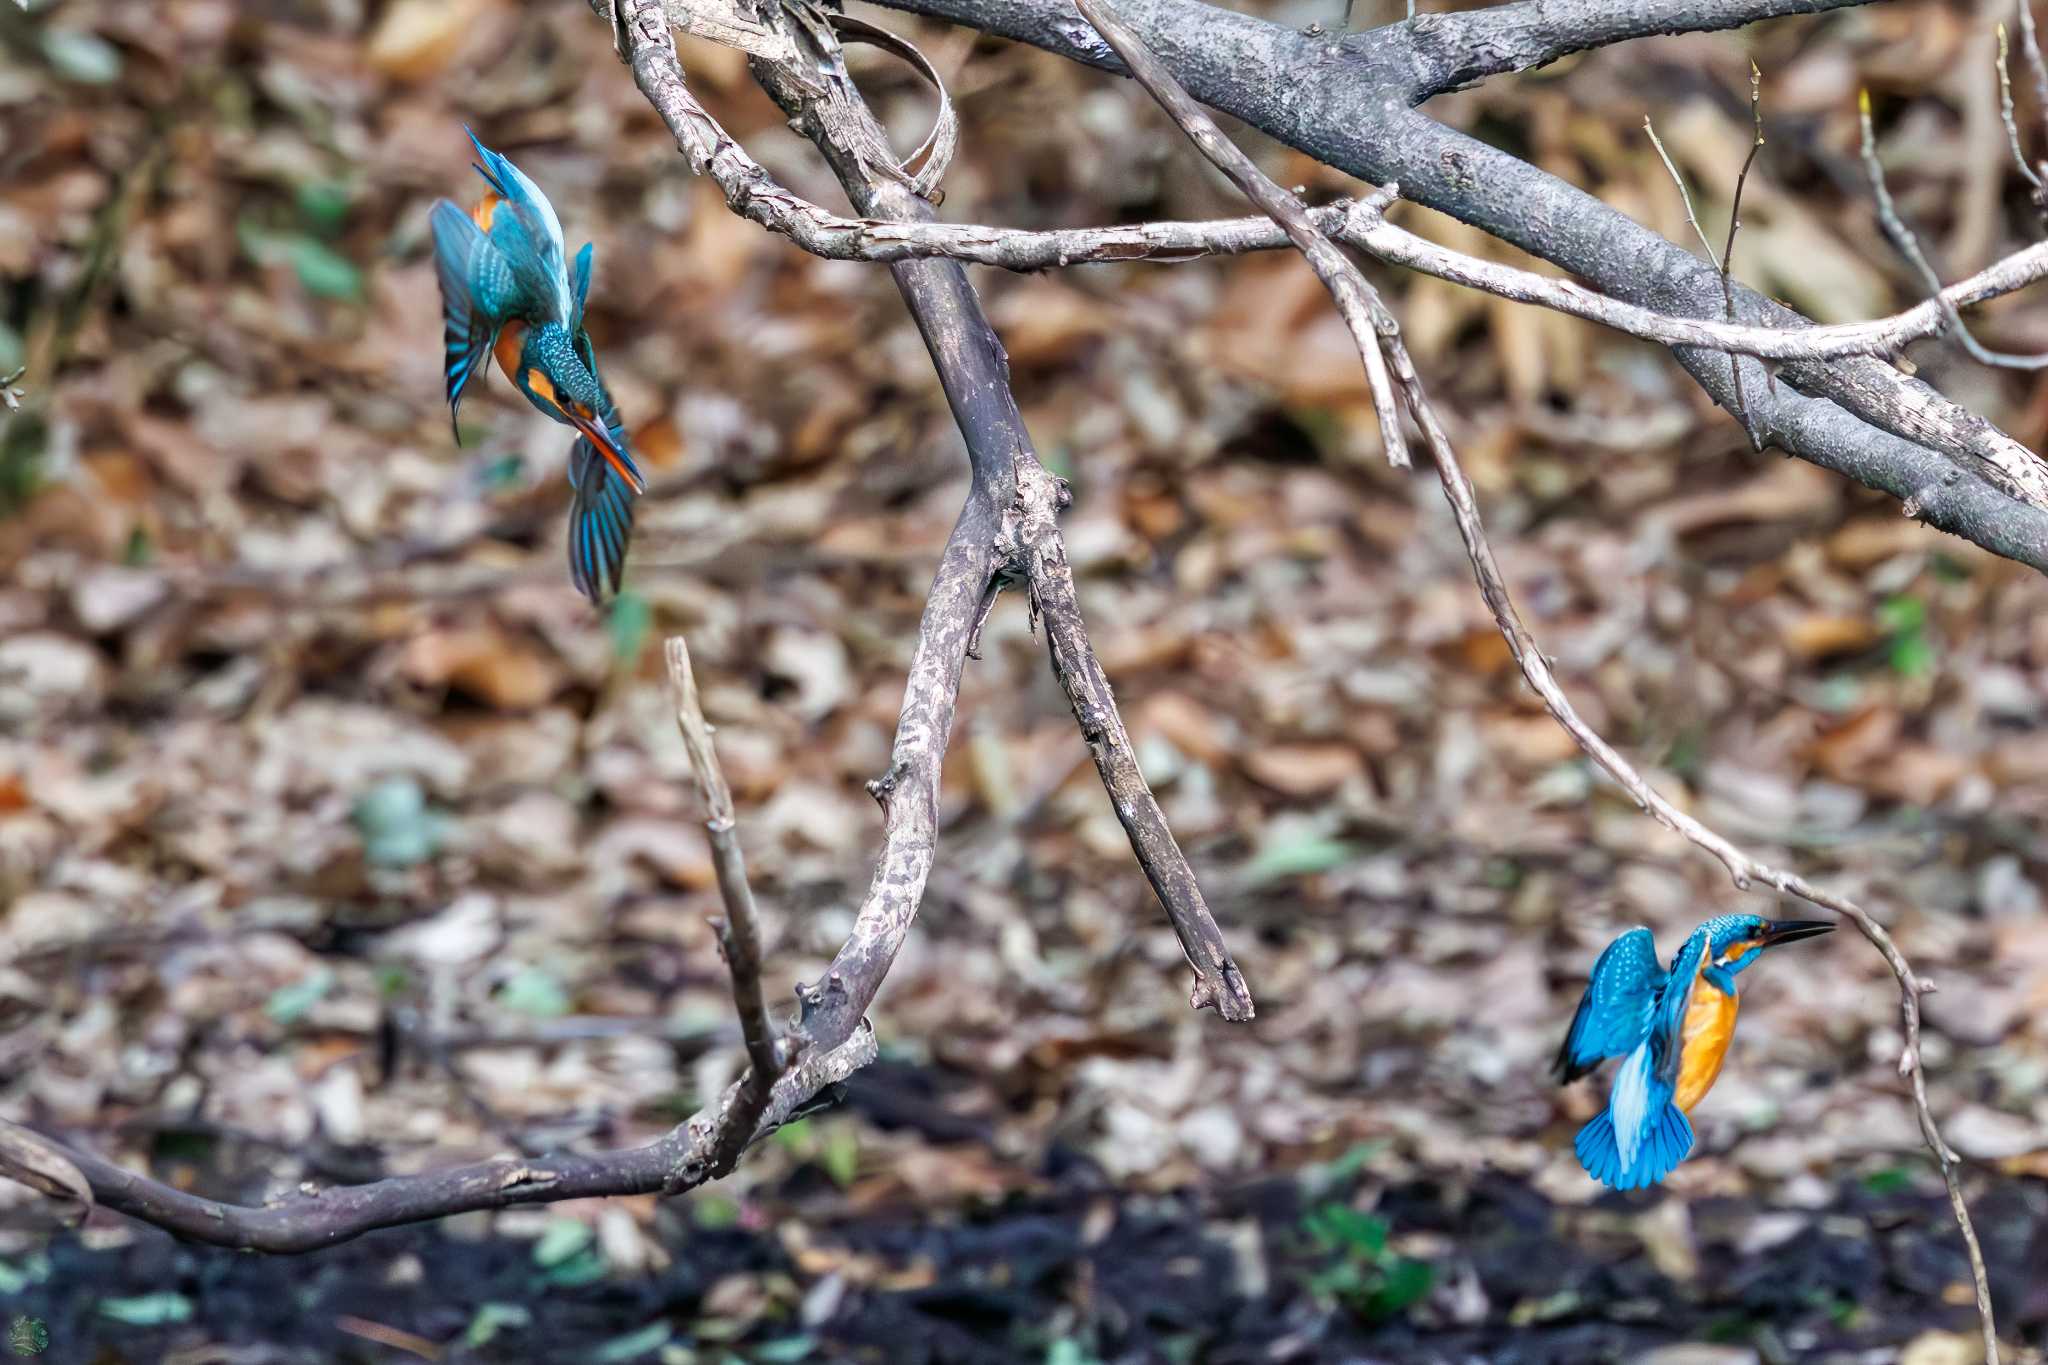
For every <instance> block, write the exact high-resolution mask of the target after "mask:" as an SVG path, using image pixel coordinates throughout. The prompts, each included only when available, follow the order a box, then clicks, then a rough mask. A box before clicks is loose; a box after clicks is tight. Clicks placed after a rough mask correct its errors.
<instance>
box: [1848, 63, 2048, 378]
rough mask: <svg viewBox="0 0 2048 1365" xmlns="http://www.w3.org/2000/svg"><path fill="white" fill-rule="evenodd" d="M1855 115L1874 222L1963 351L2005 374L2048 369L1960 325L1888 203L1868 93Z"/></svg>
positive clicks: (2036, 358) (2037, 358) (2044, 359)
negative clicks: (1998, 348)
mask: <svg viewBox="0 0 2048 1365" xmlns="http://www.w3.org/2000/svg"><path fill="white" fill-rule="evenodd" d="M1856 114H1857V118H1858V119H1859V120H1860V121H1861V123H1862V125H1863V142H1862V153H1863V169H1864V170H1865V171H1866V172H1867V173H1868V174H1869V176H1870V190H1871V193H1872V195H1873V196H1875V197H1876V199H1877V219H1878V222H1880V223H1882V224H1883V225H1884V234H1885V236H1886V237H1888V238H1890V239H1891V244H1892V245H1893V246H1894V247H1896V248H1898V252H1899V254H1900V255H1901V256H1904V257H1905V258H1906V259H1907V260H1908V261H1909V262H1911V263H1912V266H1913V269H1914V270H1916V271H1918V272H1919V275H1920V278H1921V279H1922V280H1923V281H1925V283H1926V285H1927V288H1928V291H1929V292H1930V293H1932V294H1933V296H1934V298H1935V301H1936V302H1938V303H1939V304H1940V305H1941V309H1942V313H1943V315H1944V316H1945V317H1946V318H1947V319H1948V328H1949V331H1950V332H1952V333H1953V334H1954V335H1955V338H1956V340H1957V341H1960V342H1961V343H1962V344H1963V349H1964V350H1965V351H1968V352H1969V353H1970V356H1971V358H1972V359H1974V360H1976V361H1978V362H1979V363H1980V364H1985V365H1996V366H1999V367H2001V368H2004V369H2008V370H2040V369H2048V354H2042V355H2012V354H2009V353H2007V352H2005V351H1993V350H1990V349H1989V348H1987V347H1986V346H1984V345H1983V343H1981V342H1979V341H1978V340H1977V338H1976V337H1975V336H1973V335H1971V333H1970V329H1969V327H1968V326H1967V325H1965V324H1964V322H1963V315H1962V314H1961V313H1959V312H1957V311H1956V308H1955V305H1953V304H1951V303H1950V302H1949V301H1948V296H1947V295H1946V294H1944V293H1943V292H1942V285H1941V276H1940V275H1938V274H1936V273H1935V269H1934V266H1933V265H1932V264H1930V263H1929V261H1928V259H1927V253H1926V252H1924V251H1922V250H1921V249H1920V239H1919V238H1918V237H1916V236H1914V235H1913V230H1912V229H1911V228H1909V227H1907V226H1906V224H1905V220H1903V219H1902V218H1900V217H1899V211H1898V208H1897V206H1896V205H1894V204H1893V203H1892V192H1891V190H1890V189H1889V188H1888V187H1887V186H1886V185H1885V182H1884V166H1883V165H1882V163H1880V162H1879V161H1878V157H1877V132H1876V129H1875V128H1874V127H1873V126H1872V124H1871V119H1870V92H1869V91H1868V90H1862V91H1858V92H1857V95H1856Z"/></svg>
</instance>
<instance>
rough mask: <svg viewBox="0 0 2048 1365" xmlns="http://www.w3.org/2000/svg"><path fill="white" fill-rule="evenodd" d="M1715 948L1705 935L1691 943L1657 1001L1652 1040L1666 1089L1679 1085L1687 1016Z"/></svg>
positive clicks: (1660, 1079)
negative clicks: (1701, 975)
mask: <svg viewBox="0 0 2048 1365" xmlns="http://www.w3.org/2000/svg"><path fill="white" fill-rule="evenodd" d="M1712 947H1713V944H1712V942H1711V941H1710V940H1709V938H1708V936H1707V934H1706V933H1705V932H1704V931H1701V932H1698V933H1695V934H1694V935H1693V936H1692V937H1691V938H1689V939H1687V940H1686V941H1685V943H1684V944H1683V945H1682V946H1681V947H1680V948H1679V950H1678V955H1677V956H1676V957H1674V958H1672V959H1671V977H1670V979H1669V980H1668V981H1667V982H1666V983H1665V986H1664V994H1663V996H1662V998H1661V999H1659V1000H1658V1001H1657V1018H1656V1021H1655V1023H1654V1024H1653V1025H1652V1027H1651V1030H1650V1037H1651V1042H1652V1047H1653V1051H1654V1052H1655V1054H1656V1063H1657V1065H1656V1078H1657V1081H1658V1082H1659V1084H1661V1085H1662V1086H1664V1087H1665V1088H1666V1089H1669V1088H1671V1087H1674V1086H1676V1085H1677V1084H1678V1070H1679V1064H1680V1062H1682V1061H1683V1060H1684V1058H1683V1054H1684V1052H1685V1016H1686V1014H1687V1012H1688V1011H1690V1010H1691V1009H1692V993H1693V991H1694V990H1696V989H1697V988H1698V986H1699V983H1700V974H1701V973H1702V972H1704V971H1705V970H1706V968H1707V963H1708V961H1709V960H1710V959H1711V956H1712Z"/></svg>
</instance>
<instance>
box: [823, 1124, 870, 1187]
mask: <svg viewBox="0 0 2048 1365" xmlns="http://www.w3.org/2000/svg"><path fill="white" fill-rule="evenodd" d="M818 1164H819V1165H820V1166H822V1167H824V1168H825V1174H826V1175H829V1176H831V1177H832V1183H833V1184H835V1185H837V1186H838V1187H839V1188H840V1189H842V1190H843V1189H845V1188H846V1187H847V1186H848V1185H851V1184H852V1183H853V1177H854V1175H855V1174H856V1173H857V1172H858V1171H859V1169H860V1135H859V1134H858V1133H856V1132H855V1131H854V1129H853V1125H852V1124H850V1123H835V1124H833V1125H832V1126H831V1128H829V1129H828V1130H827V1131H826V1133H825V1142H824V1146H823V1148H822V1150H820V1151H819V1153H818Z"/></svg>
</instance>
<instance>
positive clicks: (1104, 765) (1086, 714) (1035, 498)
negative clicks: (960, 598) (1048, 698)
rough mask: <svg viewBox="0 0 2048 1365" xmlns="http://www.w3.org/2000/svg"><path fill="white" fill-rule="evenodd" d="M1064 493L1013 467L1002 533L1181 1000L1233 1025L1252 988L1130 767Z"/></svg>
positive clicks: (1033, 466)
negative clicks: (1162, 918)
mask: <svg viewBox="0 0 2048 1365" xmlns="http://www.w3.org/2000/svg"><path fill="white" fill-rule="evenodd" d="M1069 496H1070V495H1069V493H1068V491H1067V486H1066V484H1065V483H1064V482H1063V481H1061V480H1059V479H1055V478H1054V477H1053V476H1052V475H1051V474H1050V473H1048V472H1046V470H1045V467H1044V466H1043V465H1040V464H1039V463H1038V462H1037V461H1036V460H1033V461H1032V462H1031V463H1030V464H1029V465H1028V466H1022V465H1020V467H1019V469H1018V475H1017V501H1016V503H1015V505H1014V507H1013V509H1012V513H1011V516H1010V517H1009V519H1008V520H1007V522H1006V528H1007V530H1008V539H1009V540H1010V542H1011V543H1012V544H1014V545H1015V546H1016V547H1017V548H1018V550H1019V551H1020V553H1021V554H1022V556H1023V561H1024V577H1025V582H1026V584H1027V586H1028V587H1029V589H1030V593H1031V609H1032V611H1033V612H1034V613H1035V614H1036V615H1037V616H1038V618H1039V619H1040V620H1041V621H1043V622H1044V623H1045V645H1046V649H1047V651H1048V653H1049V654H1050V655H1051V657H1052V671H1053V674H1054V676H1056V677H1057V678H1058V679H1059V683H1060V687H1061V689H1062V690H1063V691H1064V692H1065V693H1066V694H1067V703H1068V704H1069V705H1070V706H1072V707H1073V709H1074V719H1075V721H1076V723H1078V724H1079V725H1080V727H1081V738H1082V739H1083V740H1085V741H1086V742H1087V745H1088V752H1089V755H1090V756H1091V757H1092V758H1094V760H1095V770H1096V772H1097V773H1098V774H1100V775H1101V778H1102V785H1103V787H1104V788H1105V789H1106V790H1107V791H1108V792H1109V799H1110V804H1111V805H1112V806H1113V807H1114V808H1115V809H1116V818H1117V820H1118V821H1119V822H1121V823H1122V825H1123V827H1124V833H1125V834H1126V835H1127V836H1129V838H1130V841H1131V851H1132V852H1133V853H1135V854H1136V855H1137V857H1138V865H1139V866H1140V867H1142V868H1143V869H1144V870H1145V879H1146V880H1147V881H1149V882H1151V883H1152V890H1153V891H1154V892H1155V893H1157V895H1158V896H1159V903H1160V904H1161V905H1163V906H1165V907H1166V917H1167V919H1168V920H1169V921H1171V922H1172V924H1173V932H1174V934H1175V936H1176V937H1178V938H1179V939H1180V947H1181V951H1182V952H1183V953H1185V954H1186V955H1187V959H1188V965H1189V966H1191V967H1193V968H1194V969H1195V983H1194V986H1193V988H1192V989H1191V990H1190V991H1189V993H1188V1003H1189V1004H1190V1005H1192V1006H1194V1007H1195V1008H1196V1009H1198V1010H1199V1009H1213V1010H1215V1011H1216V1012H1217V1013H1218V1014H1220V1015H1222V1016H1223V1017H1224V1018H1225V1019H1229V1020H1232V1021H1233V1022H1240V1023H1241V1022H1245V1021H1248V1020H1250V1019H1251V1018H1252V1017H1253V1015H1254V1013H1255V1012H1256V1011H1255V1008H1254V1006H1253V1004H1252V993H1251V989H1250V988H1249V987H1248V986H1246V985H1245V980H1244V974H1243V973H1242V972H1240V971H1238V969H1237V963H1236V962H1235V961H1233V960H1232V958H1231V956H1230V949H1229V947H1228V946H1227V945H1226V944H1225V943H1224V941H1223V931H1222V930H1221V929H1220V928H1218V927H1217V925H1216V919H1215V917H1214V916H1213V915H1211V914H1210V913H1209V904H1208V901H1207V900H1206V899H1205V898H1204V897H1203V895H1202V888H1201V885H1200V884H1199V883H1198V882H1197V881H1196V880H1195V873H1194V869H1193V868H1192V867H1190V866H1189V865H1188V859H1187V855H1186V854H1185V853H1183V852H1181V848H1180V844H1179V842H1178V841H1176V840H1175V839H1174V837H1173V831H1172V830H1171V829H1170V828H1168V826H1167V823H1166V816H1165V814H1164V812H1162V811H1161V810H1160V809H1159V801H1158V798H1156V797H1154V796H1153V795H1152V788H1151V787H1150V786H1149V785H1148V784H1147V783H1146V781H1145V775H1144V774H1143V773H1142V772H1140V771H1139V770H1138V756H1137V751H1136V750H1135V749H1134V748H1133V747H1132V745H1131V737H1130V735H1129V734H1127V733H1126V732H1125V730H1124V722H1123V718H1122V717H1121V716H1119V715H1118V714H1117V709H1116V698H1115V696H1114V695H1113V694H1112V693H1111V692H1110V687H1109V676H1108V675H1107V674H1106V673H1104V672H1103V669H1102V661H1101V660H1099V659H1097V658H1096V657H1095V649H1094V647H1093V646H1092V645H1090V644H1089V643H1088V629H1087V627H1086V626H1085V625H1083V624H1082V622H1081V607H1080V602H1079V600H1078V599H1077V598H1076V596H1075V593H1074V575H1073V571H1072V570H1071V569H1070V568H1068V565H1067V548H1066V545H1065V544H1064V543H1063V542H1062V541H1061V539H1060V534H1059V513H1060V511H1061V509H1063V508H1064V507H1066V505H1067V502H1068V499H1069Z"/></svg>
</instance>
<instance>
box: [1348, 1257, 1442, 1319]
mask: <svg viewBox="0 0 2048 1365" xmlns="http://www.w3.org/2000/svg"><path fill="white" fill-rule="evenodd" d="M1435 1283H1436V1267H1435V1266H1433V1265H1431V1264H1430V1263H1429V1262H1427V1261H1412V1260H1410V1259H1408V1258H1407V1257H1406V1256H1402V1257H1399V1258H1397V1259H1396V1260H1395V1261H1394V1262H1393V1263H1392V1264H1391V1265H1388V1266H1386V1267H1385V1268H1384V1270H1383V1271H1382V1274H1381V1279H1380V1285H1379V1288H1378V1289H1376V1290H1374V1291H1373V1293H1372V1295H1371V1297H1370V1298H1368V1299H1367V1300H1366V1304H1365V1311H1366V1314H1367V1316H1369V1317H1375V1318H1390V1317H1393V1316H1394V1315H1395V1314H1396V1313H1399V1312H1402V1311H1403V1310H1405V1309H1408V1308H1412V1307H1414V1306H1415V1305H1416V1304H1418V1303H1420V1302H1422V1300H1423V1299H1425V1298H1427V1297H1428V1296H1429V1290H1430V1286H1431V1285H1433V1284H1435Z"/></svg>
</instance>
